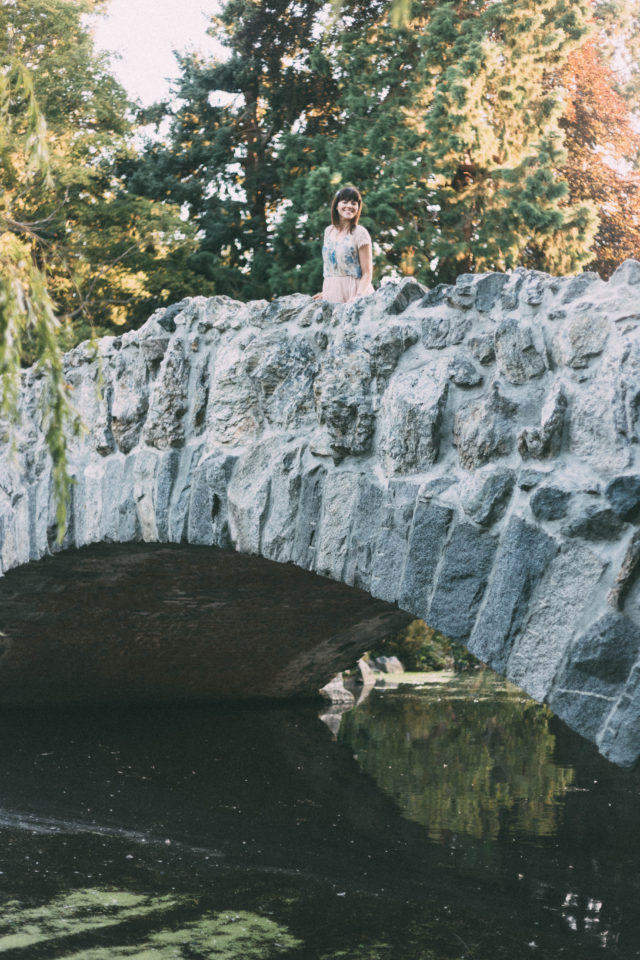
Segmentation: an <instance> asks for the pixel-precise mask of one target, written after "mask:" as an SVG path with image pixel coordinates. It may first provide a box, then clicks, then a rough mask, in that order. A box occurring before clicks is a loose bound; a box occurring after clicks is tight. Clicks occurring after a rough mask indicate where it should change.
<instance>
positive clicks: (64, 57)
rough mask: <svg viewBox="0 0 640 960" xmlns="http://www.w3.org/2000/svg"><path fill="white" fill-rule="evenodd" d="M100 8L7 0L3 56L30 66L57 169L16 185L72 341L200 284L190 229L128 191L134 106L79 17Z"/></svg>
mask: <svg viewBox="0 0 640 960" xmlns="http://www.w3.org/2000/svg"><path fill="white" fill-rule="evenodd" d="M104 7H105V3H104V0H73V2H68V0H31V2H29V3H24V4H23V3H18V4H16V3H14V2H12V0H0V63H2V64H3V65H4V69H5V71H6V69H7V65H8V64H10V63H12V62H20V63H22V64H23V65H24V66H25V67H26V68H27V69H28V71H29V75H30V77H31V82H32V84H33V90H34V94H35V97H36V99H37V102H38V104H39V110H40V113H41V115H42V117H43V118H46V131H45V128H44V127H43V129H42V131H41V137H40V140H41V142H42V144H43V149H44V148H45V147H46V149H47V152H48V157H49V166H50V170H51V174H52V177H51V179H50V180H49V181H48V182H47V183H46V185H45V183H44V181H42V180H39V179H34V180H32V181H31V183H30V184H29V188H28V189H27V190H20V191H15V192H14V195H13V208H14V215H15V217H16V218H17V219H18V220H19V221H20V222H24V223H29V224H30V225H31V239H32V241H33V246H32V256H33V258H34V260H35V262H36V263H37V265H38V267H39V268H40V269H41V270H46V273H47V277H48V287H49V292H50V295H51V298H52V301H53V303H54V304H55V308H56V313H57V316H58V318H59V319H60V320H61V322H62V325H63V330H62V334H63V337H64V342H65V344H66V345H71V344H72V343H74V342H77V341H78V340H79V339H83V338H86V337H88V336H91V334H92V333H93V332H94V331H96V332H99V333H103V332H113V330H114V327H116V328H117V327H119V326H122V325H123V324H128V325H133V324H135V323H136V322H139V321H141V320H143V319H145V318H146V316H147V315H148V313H149V312H150V310H151V309H153V308H154V307H155V306H157V305H159V304H160V303H162V302H167V301H168V300H172V299H175V298H177V297H179V296H181V295H182V294H183V293H184V291H185V289H187V288H189V292H192V290H193V288H194V286H195V283H194V277H193V275H192V274H190V273H189V271H188V270H187V269H186V267H185V261H186V258H187V256H188V253H189V252H191V248H192V247H193V241H192V237H193V230H192V228H191V227H190V226H189V225H188V224H186V223H185V222H184V221H183V220H182V219H181V218H180V215H179V211H178V210H177V208H175V207H172V206H171V205H169V204H167V203H166V202H162V201H159V202H156V203H153V202H149V201H148V200H145V199H143V198H141V197H134V196H131V195H130V194H128V193H127V191H126V189H125V186H124V181H123V179H122V177H121V175H120V173H119V166H120V165H122V164H124V163H125V161H126V160H127V159H128V158H129V159H130V158H131V157H132V156H133V155H134V152H135V151H134V148H133V146H132V139H131V138H132V133H133V125H132V117H131V111H130V105H129V102H128V99H127V96H126V94H125V91H124V90H123V88H122V87H121V86H120V85H119V84H118V83H117V81H116V80H115V79H114V77H113V76H112V74H111V72H110V70H109V62H108V58H107V57H106V56H105V55H103V54H100V55H98V54H97V53H96V52H95V51H94V48H93V41H92V37H91V33H90V31H89V29H88V27H87V25H86V23H85V20H84V19H83V18H84V17H85V16H86V15H87V14H95V13H98V12H99V11H100V10H102V9H103V8H104ZM18 133H19V131H18V130H16V131H15V134H18ZM12 135H13V134H12ZM45 186H46V189H45ZM34 356H35V354H33V353H30V354H27V356H26V359H27V360H30V359H33V357H34Z"/></svg>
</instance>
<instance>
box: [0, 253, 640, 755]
mask: <svg viewBox="0 0 640 960" xmlns="http://www.w3.org/2000/svg"><path fill="white" fill-rule="evenodd" d="M639 292H640V263H636V262H634V261H627V262H626V263H624V264H623V265H622V266H621V267H620V268H619V269H618V270H617V271H616V273H615V274H614V276H613V277H612V278H611V280H610V281H609V282H608V283H605V282H603V281H602V280H600V279H599V278H598V277H597V276H596V275H595V274H589V273H585V274H581V275H578V276H576V277H567V278H552V277H550V276H548V275H546V274H542V273H539V272H535V271H526V270H523V269H519V270H516V271H515V272H514V273H513V274H511V275H502V274H485V275H477V276H472V275H464V276H462V277H459V278H458V280H457V282H456V284H455V285H454V286H441V287H438V288H436V289H434V290H426V289H425V288H424V287H422V286H420V285H419V284H418V283H416V282H415V281H413V280H412V279H405V280H403V281H402V282H400V283H389V284H386V285H384V286H383V287H382V288H381V289H380V290H378V291H377V292H376V293H375V294H374V295H372V296H371V297H367V298H363V299H361V300H359V301H356V302H355V303H354V304H350V305H346V306H345V305H332V304H328V303H322V302H318V301H313V300H311V299H310V298H309V297H307V296H303V295H292V296H288V297H282V298H280V299H278V300H276V301H274V302H272V303H267V302H264V301H261V302H253V303H248V304H241V303H237V302H235V301H232V300H229V299H228V298H225V297H214V298H212V299H205V298H201V297H195V298H191V299H188V300H185V301H182V302H181V303H179V304H176V305H174V306H172V307H170V308H168V309H165V310H161V311H158V312H157V313H155V314H154V315H153V316H152V317H151V318H150V319H149V320H148V321H147V323H146V324H145V325H144V326H143V327H142V328H141V329H140V330H137V331H134V332H131V333H127V334H125V335H124V336H122V337H116V338H114V337H106V338H104V339H102V340H101V341H99V343H98V356H96V355H94V351H93V349H92V347H91V345H89V344H82V345H80V346H79V347H77V348H76V349H75V350H73V351H71V352H70V353H69V354H67V356H66V358H65V373H66V378H67V381H68V383H69V385H70V387H71V389H72V395H73V397H74V398H75V402H76V404H77V407H78V409H79V411H80V413H81V416H82V420H83V422H84V424H85V426H86V430H85V432H84V433H83V434H82V435H81V436H79V437H77V438H72V439H71V440H70V463H71V472H72V474H73V476H74V478H75V481H76V483H75V486H74V488H73V499H72V504H71V513H70V523H69V527H68V530H67V532H66V535H65V539H64V541H63V544H62V547H61V548H60V547H58V546H57V545H56V540H55V537H56V528H55V521H54V516H55V511H54V509H53V504H52V497H51V483H50V468H49V460H48V454H47V452H46V447H45V443H44V438H43V436H42V434H41V430H40V416H39V412H38V393H39V383H40V382H39V380H38V378H37V375H36V373H35V372H34V371H33V370H30V371H27V372H26V373H25V376H24V389H23V399H22V405H23V411H24V416H23V422H22V425H21V428H20V435H19V438H18V459H17V461H16V460H15V458H12V454H11V451H10V450H9V447H8V446H5V449H4V451H3V452H2V454H1V459H0V471H1V472H0V477H1V478H2V480H1V490H0V498H1V499H0V542H1V550H0V558H1V563H2V570H3V572H6V571H8V570H10V569H11V568H13V567H17V566H20V565H24V564H27V563H29V562H30V561H33V560H37V559H38V558H40V557H43V556H44V555H45V554H47V553H49V552H52V551H53V552H55V551H57V550H59V549H66V548H70V547H82V546H84V545H87V544H95V543H101V542H120V543H125V542H132V541H146V542H159V543H165V542H173V543H191V544H199V545H210V546H217V547H222V548H225V549H229V548H233V549H234V550H236V551H238V552H239V553H246V554H255V555H260V556H262V557H264V558H266V559H269V560H275V561H279V562H281V563H292V564H295V565H296V566H298V567H301V568H303V569H305V570H310V571H314V572H316V573H318V574H321V575H323V576H326V577H330V578H332V579H334V580H337V581H341V582H343V583H345V584H349V585H353V586H356V587H359V588H361V589H363V590H365V591H367V592H368V593H369V594H371V596H372V597H374V598H378V599H380V600H383V601H389V602H390V603H393V604H398V605H399V607H400V608H401V609H402V610H404V611H406V612H408V613H410V614H412V615H415V616H419V617H422V618H424V619H425V620H426V621H427V622H428V623H429V624H430V625H431V626H433V627H435V628H437V629H439V630H441V631H442V632H443V633H445V634H447V635H449V636H451V637H453V638H454V639H458V640H460V641H462V642H464V643H466V644H467V646H468V647H469V649H470V650H471V651H472V652H473V653H474V654H476V656H478V657H480V658H481V659H482V660H483V661H485V662H486V663H488V664H489V665H490V666H492V667H493V668H494V669H495V670H497V671H498V672H500V673H502V674H504V675H505V676H507V677H508V678H509V679H510V680H512V681H513V682H515V683H516V684H518V685H519V686H521V687H522V688H523V689H524V690H526V691H527V692H528V693H530V694H531V695H532V696H534V697H536V698H537V699H539V700H544V701H546V702H548V703H549V704H550V706H551V707H552V708H553V709H554V710H555V712H556V713H558V715H559V716H560V717H562V718H563V719H565V720H566V721H567V722H568V723H569V724H570V725H571V726H573V727H574V728H575V729H577V730H578V731H579V732H581V733H582V734H583V735H585V736H586V737H588V738H590V739H591V740H593V741H595V742H596V743H597V744H598V746H599V748H600V750H601V751H602V752H603V753H604V754H605V755H606V756H608V757H610V758H611V759H613V760H614V761H615V762H618V763H624V764H630V763H633V762H634V761H635V760H636V758H637V756H638V755H639V754H640V724H638V722H637V721H638V717H639V714H640V660H639V648H640V628H639V623H640V580H639V578H638V577H637V573H638V571H639V570H640V534H639V533H638V530H637V520H638V517H639V516H640V466H639V463H638V441H639V439H640V300H639V297H638V294H639ZM0 626H1V624H0ZM334 665H335V664H334ZM0 671H1V660H0ZM327 679H328V677H327Z"/></svg>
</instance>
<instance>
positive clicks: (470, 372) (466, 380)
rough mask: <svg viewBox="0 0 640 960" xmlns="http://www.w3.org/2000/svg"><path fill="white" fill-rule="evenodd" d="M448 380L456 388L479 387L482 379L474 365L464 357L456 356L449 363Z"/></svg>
mask: <svg viewBox="0 0 640 960" xmlns="http://www.w3.org/2000/svg"><path fill="white" fill-rule="evenodd" d="M449 379H450V380H451V382H452V383H455V385H456V387H479V386H480V384H481V383H482V382H483V381H484V377H483V376H482V374H481V373H480V371H479V370H478V369H477V368H476V366H475V364H474V363H473V362H472V361H471V360H470V359H469V358H468V357H465V356H460V355H458V356H456V357H453V359H452V360H451V361H450V362H449Z"/></svg>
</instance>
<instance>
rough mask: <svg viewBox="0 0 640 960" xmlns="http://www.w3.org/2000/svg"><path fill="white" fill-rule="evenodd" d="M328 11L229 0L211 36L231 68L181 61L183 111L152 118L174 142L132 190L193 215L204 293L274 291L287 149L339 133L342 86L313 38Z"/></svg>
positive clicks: (312, 5) (152, 157) (148, 157)
mask: <svg viewBox="0 0 640 960" xmlns="http://www.w3.org/2000/svg"><path fill="white" fill-rule="evenodd" d="M323 7H324V4H323V3H322V2H321V0H304V2H301V3H297V4H291V3H290V2H288V0H263V2H260V3H255V2H253V0H230V2H228V3H227V4H226V5H225V6H224V9H223V11H222V13H221V14H220V16H219V17H217V18H214V20H213V22H212V27H211V30H210V32H211V33H212V34H213V35H214V36H215V37H216V38H217V39H218V40H219V41H220V42H221V43H222V44H223V45H224V46H225V47H226V48H227V50H228V59H225V60H222V61H213V62H202V61H201V60H200V59H199V58H198V57H197V56H195V55H193V56H187V57H183V58H181V59H180V64H181V68H182V77H181V80H180V83H179V85H178V88H177V90H176V94H177V97H178V99H177V101H176V103H175V104H174V105H172V106H167V105H164V107H163V106H162V105H161V106H159V107H157V108H154V109H153V110H151V111H150V112H149V114H148V119H150V120H151V119H155V120H156V121H157V122H158V123H161V122H162V121H163V119H164V118H165V117H166V118H168V120H169V127H170V129H169V134H168V137H167V138H166V142H164V143H163V142H160V141H158V140H155V141H153V142H151V143H149V144H148V146H147V149H146V151H145V154H144V156H143V157H142V159H141V161H140V162H138V163H136V162H132V163H130V164H129V165H128V166H127V167H126V169H125V173H126V175H127V179H128V185H129V189H130V190H131V191H137V192H138V193H139V194H140V195H142V196H145V197H149V198H152V199H162V200H165V199H169V200H171V201H172V202H174V203H176V204H179V205H180V206H181V207H183V208H184V209H186V210H187V211H188V214H189V220H190V221H191V222H192V223H193V224H194V225H195V227H196V228H197V230H198V237H199V246H198V251H197V253H196V254H194V255H193V256H192V257H191V258H190V259H189V261H188V262H189V266H190V268H191V269H192V270H193V271H194V272H195V273H196V274H197V275H198V277H199V291H200V292H209V293H214V292H215V293H216V294H226V295H228V296H232V297H236V298H239V299H245V300H246V299H251V298H259V297H263V296H270V295H271V293H272V292H273V285H272V284H271V283H270V275H271V272H272V270H273V236H274V232H275V230H276V225H277V222H278V220H279V219H280V218H282V217H283V216H284V217H285V218H286V215H287V213H286V209H285V207H286V204H283V199H284V197H283V182H284V180H285V176H284V171H285V169H286V164H287V163H289V164H290V160H287V159H286V151H287V148H288V146H290V145H291V144H292V143H293V142H297V137H298V135H299V134H301V133H304V132H307V131H308V132H312V133H313V134H317V135H319V136H323V135H325V134H326V133H327V131H328V130H330V129H332V126H331V117H332V114H333V113H334V110H335V100H336V89H335V80H334V78H333V77H332V72H331V66H330V61H329V59H328V57H327V53H326V51H324V50H323V48H322V46H321V45H320V44H319V43H318V42H317V41H316V37H315V33H314V31H315V28H316V27H317V25H318V17H319V16H320V14H321V12H322V10H323ZM325 205H326V196H323V198H322V203H321V206H322V207H324V206H325ZM276 272H277V267H276ZM278 292H283V290H279V291H278Z"/></svg>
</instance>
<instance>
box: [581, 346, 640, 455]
mask: <svg viewBox="0 0 640 960" xmlns="http://www.w3.org/2000/svg"><path fill="white" fill-rule="evenodd" d="M620 377H621V370H620V368H619V366H618V365H617V364H615V363H614V364H611V366H610V368H609V369H606V368H605V369H603V368H602V367H600V371H599V375H598V376H597V377H596V378H594V379H592V380H590V381H589V383H588V385H586V389H585V388H583V389H580V390H578V389H574V391H573V397H572V402H571V409H570V411H569V414H568V418H567V419H568V426H569V429H568V446H569V451H570V452H571V453H572V454H574V455H575V456H576V457H578V458H579V459H580V460H583V461H584V462H585V463H587V464H589V466H591V467H593V468H594V469H595V470H601V469H602V467H603V465H604V464H606V466H607V471H609V472H610V473H613V472H618V471H622V470H626V469H627V468H628V466H629V464H630V459H631V458H630V451H629V446H628V441H627V437H626V434H627V433H628V425H627V421H626V416H625V414H624V410H623V400H622V397H621V393H620V387H619V381H620Z"/></svg>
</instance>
